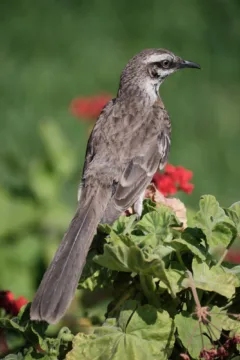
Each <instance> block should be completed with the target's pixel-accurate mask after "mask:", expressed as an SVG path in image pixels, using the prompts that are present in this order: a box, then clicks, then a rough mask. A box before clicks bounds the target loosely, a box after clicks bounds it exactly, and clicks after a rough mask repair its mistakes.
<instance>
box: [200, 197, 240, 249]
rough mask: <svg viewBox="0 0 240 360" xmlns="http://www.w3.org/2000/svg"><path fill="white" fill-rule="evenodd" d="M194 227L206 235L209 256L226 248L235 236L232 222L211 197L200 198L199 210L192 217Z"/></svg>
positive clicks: (235, 230) (234, 227)
mask: <svg viewBox="0 0 240 360" xmlns="http://www.w3.org/2000/svg"><path fill="white" fill-rule="evenodd" d="M194 225H195V226H197V227H199V228H200V229H202V230H203V232H204V234H205V235H206V241H207V244H208V246H209V252H210V253H211V254H213V253H214V252H216V251H218V250H219V249H221V248H222V249H224V248H227V246H228V245H229V244H230V243H231V241H232V240H233V239H235V238H236V236H237V229H236V226H235V224H234V222H233V221H232V220H231V219H230V218H229V217H228V216H227V215H226V214H225V211H224V210H223V209H222V208H221V207H220V206H219V203H218V202H217V201H216V199H215V197H214V196H212V195H204V196H202V197H201V200H200V210H199V211H198V212H197V214H196V215H195V217H194Z"/></svg>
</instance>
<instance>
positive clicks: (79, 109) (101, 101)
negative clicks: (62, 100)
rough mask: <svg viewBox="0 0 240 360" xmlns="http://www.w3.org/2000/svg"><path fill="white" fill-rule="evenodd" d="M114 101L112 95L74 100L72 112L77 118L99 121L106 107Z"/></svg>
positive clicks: (71, 106) (71, 105) (71, 107)
mask: <svg viewBox="0 0 240 360" xmlns="http://www.w3.org/2000/svg"><path fill="white" fill-rule="evenodd" d="M111 99H112V96H111V95H108V94H101V95H95V96H89V97H79V98H76V99H73V101H72V102H71V104H70V112H71V113H72V114H73V115H74V116H77V117H80V118H83V119H86V120H89V119H97V117H98V116H99V114H100V113H101V111H102V109H103V108H104V106H105V105H106V104H107V103H108V101H109V100H111Z"/></svg>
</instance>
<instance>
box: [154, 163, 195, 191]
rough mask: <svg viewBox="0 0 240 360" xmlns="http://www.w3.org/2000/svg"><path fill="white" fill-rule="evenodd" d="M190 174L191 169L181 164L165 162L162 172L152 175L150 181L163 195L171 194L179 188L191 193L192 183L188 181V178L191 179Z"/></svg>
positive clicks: (191, 174)
mask: <svg viewBox="0 0 240 360" xmlns="http://www.w3.org/2000/svg"><path fill="white" fill-rule="evenodd" d="M192 176H193V173H192V171H190V170H187V169H185V168H184V167H182V166H173V165H170V164H167V165H166V167H165V170H164V173H163V174H161V173H159V172H157V173H156V174H155V175H154V176H153V180H152V182H153V183H154V185H155V186H156V188H157V189H158V190H159V191H160V192H161V193H162V194H163V195H164V196H167V195H173V194H175V193H176V192H177V191H179V190H182V191H184V192H185V193H187V194H191V192H192V191H193V188H194V185H193V184H191V183H189V180H191V178H192Z"/></svg>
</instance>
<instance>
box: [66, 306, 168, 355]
mask: <svg viewBox="0 0 240 360" xmlns="http://www.w3.org/2000/svg"><path fill="white" fill-rule="evenodd" d="M174 332H175V326H174V323H173V320H172V319H171V318H170V317H169V315H168V313H167V312H166V311H157V310H156V309H155V308H154V307H152V306H150V305H144V306H138V305H137V303H136V302H135V301H128V302H126V303H125V306H124V309H123V310H122V311H121V313H120V315H119V318H118V320H117V322H115V321H114V320H113V319H110V320H107V321H106V323H105V325H104V326H102V327H101V328H97V329H96V330H95V331H94V333H93V334H92V335H83V334H81V333H80V334H78V335H76V337H75V338H74V341H73V349H72V351H70V352H69V353H68V354H67V357H66V359H67V360H92V359H95V360H122V359H126V360H146V359H148V360H157V359H158V360H166V359H168V357H169V356H170V354H171V352H172V349H173V346H174V342H175V338H174Z"/></svg>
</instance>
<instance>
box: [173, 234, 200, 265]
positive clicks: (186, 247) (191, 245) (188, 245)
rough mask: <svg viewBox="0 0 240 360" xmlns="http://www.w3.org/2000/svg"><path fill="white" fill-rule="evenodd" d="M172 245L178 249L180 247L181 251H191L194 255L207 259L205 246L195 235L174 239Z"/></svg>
mask: <svg viewBox="0 0 240 360" xmlns="http://www.w3.org/2000/svg"><path fill="white" fill-rule="evenodd" d="M183 236H184V235H183ZM171 246H172V247H173V248H175V249H176V250H178V249H179V250H180V252H182V251H183V252H186V251H187V252H191V253H192V254H193V255H196V256H197V257H198V258H199V259H201V260H205V259H206V255H205V249H204V247H203V246H202V245H201V244H200V243H199V242H198V241H197V240H196V239H194V238H193V237H190V236H188V237H187V236H186V239H184V238H180V239H174V240H173V241H172V242H171Z"/></svg>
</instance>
